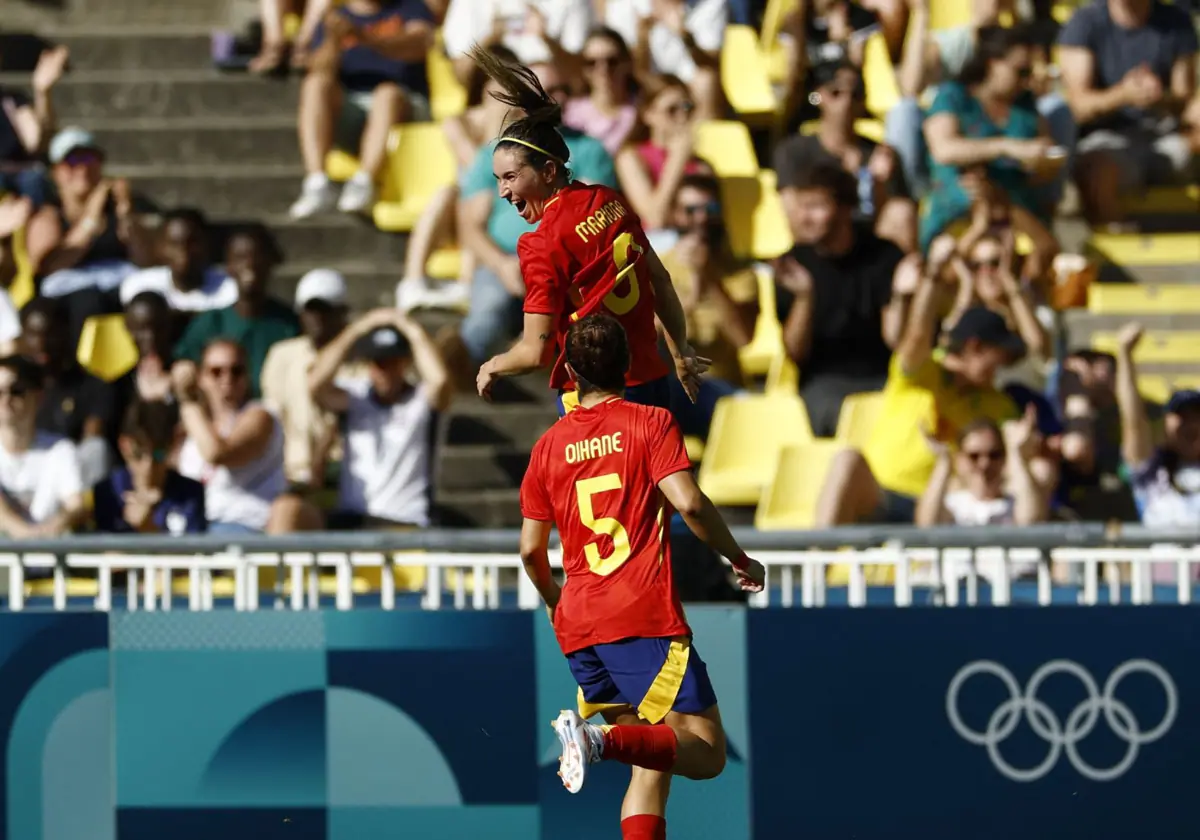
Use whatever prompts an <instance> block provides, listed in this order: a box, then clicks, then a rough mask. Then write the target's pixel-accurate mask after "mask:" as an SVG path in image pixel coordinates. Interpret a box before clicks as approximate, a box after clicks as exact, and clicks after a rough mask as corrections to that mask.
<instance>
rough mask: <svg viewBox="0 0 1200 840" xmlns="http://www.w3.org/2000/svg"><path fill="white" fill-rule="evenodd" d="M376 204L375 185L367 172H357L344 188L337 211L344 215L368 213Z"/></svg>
mask: <svg viewBox="0 0 1200 840" xmlns="http://www.w3.org/2000/svg"><path fill="white" fill-rule="evenodd" d="M374 204H375V184H374V183H373V182H372V181H371V176H370V175H368V174H367V173H365V172H361V171H360V172H355V173H354V175H352V176H351V177H350V180H349V181H347V182H346V183H345V185H344V186H343V187H342V197H341V198H339V199H338V203H337V209H338V210H340V211H341V212H343V213H366V212H369V211H370V209H371V207H372V206H373V205H374Z"/></svg>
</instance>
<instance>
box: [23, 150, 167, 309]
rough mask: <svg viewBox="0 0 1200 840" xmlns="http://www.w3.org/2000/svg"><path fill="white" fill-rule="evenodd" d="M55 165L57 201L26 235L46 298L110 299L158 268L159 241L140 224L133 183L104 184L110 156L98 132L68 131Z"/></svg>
mask: <svg viewBox="0 0 1200 840" xmlns="http://www.w3.org/2000/svg"><path fill="white" fill-rule="evenodd" d="M49 158H50V165H51V175H52V177H53V179H54V185H55V187H56V193H57V196H58V199H57V202H56V203H50V204H47V205H45V206H44V207H42V208H41V209H40V210H38V211H37V213H35V214H34V216H33V218H32V219H30V221H29V228H28V230H27V231H26V235H25V244H26V248H27V249H28V252H29V261H30V262H31V263H33V266H34V269H35V271H36V272H37V274H38V276H39V277H41V283H40V292H41V294H43V295H46V296H47V297H65V296H67V295H71V294H73V293H77V292H83V291H87V290H92V289H95V290H98V291H100V292H109V291H111V290H113V289H115V288H117V287H118V286H120V285H121V283H122V282H123V281H124V280H125V278H127V277H129V276H130V275H131V274H133V273H134V272H136V271H137V267H138V266H139V265H149V264H151V263H152V262H153V260H154V241H153V237H152V236H151V235H150V234H149V232H148V231H146V229H145V228H144V227H143V226H142V225H141V224H140V223H139V221H138V218H137V208H136V207H135V204H134V198H133V193H132V190H131V189H130V186H129V182H128V181H126V180H125V179H123V178H118V179H116V180H112V179H108V178H105V177H104V151H103V150H102V149H101V148H100V146H99V144H98V143H97V142H96V138H95V137H93V136H92V134H91V132H89V131H85V130H84V129H82V128H65V129H63V130H62V131H60V132H59V133H58V134H56V135H55V136H54V139H53V140H51V141H50V151H49Z"/></svg>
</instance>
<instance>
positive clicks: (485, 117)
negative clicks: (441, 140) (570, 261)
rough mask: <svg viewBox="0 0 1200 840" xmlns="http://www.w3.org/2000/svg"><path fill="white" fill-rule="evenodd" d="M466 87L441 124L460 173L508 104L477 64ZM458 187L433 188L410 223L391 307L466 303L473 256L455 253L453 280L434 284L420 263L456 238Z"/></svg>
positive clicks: (503, 53) (507, 54) (502, 50)
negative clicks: (461, 108) (462, 102)
mask: <svg viewBox="0 0 1200 840" xmlns="http://www.w3.org/2000/svg"><path fill="white" fill-rule="evenodd" d="M489 49H490V50H491V52H493V53H494V54H496V55H497V56H499V57H501V58H503V59H505V60H506V61H512V62H516V61H517V57H516V55H514V54H513V52H512V51H511V50H509V49H508V48H507V47H504V46H501V45H499V44H497V45H494V46H492V47H490V48H489ZM472 67H474V70H473V71H472V74H471V78H470V81H469V83H468V85H467V110H466V111H465V112H464V113H462V114H459V115H457V116H454V117H450V118H448V119H447V120H446V121H445V122H443V123H442V130H443V131H444V132H445V134H446V139H447V141H449V143H450V147H451V148H452V149H453V150H454V155H455V157H456V158H457V159H458V167H459V174H460V175H461V174H462V173H463V172H465V171H466V170H467V169H469V168H470V167H471V165H472V164H473V163H475V159H476V157H477V156H478V155H479V150H480V149H481V148H482V147H483V146H485V145H487V144H488V143H490V142H491V141H492V140H494V139H495V138H496V137H497V136H498V135H499V134H500V129H501V128H502V127H503V125H504V120H505V117H506V116H507V115H508V111H509V109H508V106H507V105H505V104H504V103H503V102H500V101H499V100H497V99H496V98H495V97H494V96H492V94H493V93H500V92H503V91H502V88H501V87H500V85H499V84H497V83H496V82H494V81H492V79H490V78H489V77H488V75H487V74H486V73H484V72H483V70H482V69H481V68H479V67H478V66H475V65H474V64H472ZM458 199H459V190H458V185H457V184H451V185H448V186H445V187H443V188H441V189H440V190H438V191H437V192H436V193H434V195H433V196H432V197H430V199H429V201H428V202H427V203H426V204H425V209H424V210H422V211H421V216H420V218H418V219H417V222H416V224H415V225H413V229H412V232H411V233H410V234H409V237H408V245H407V246H405V250H404V278H403V279H402V280H401V281H400V285H399V286H397V287H396V306H398V307H400V308H401V309H403V310H404V311H406V312H407V311H410V310H412V309H416V308H418V307H426V308H431V309H435V308H443V307H445V308H457V307H458V306H461V305H462V304H463V303H465V302H466V297H467V287H468V286H469V284H470V282H471V278H472V277H473V276H474V275H475V267H476V262H475V258H474V255H472V254H471V253H470V252H468V251H463V252H461V258H460V261H459V263H460V264H459V277H458V279H459V282H457V283H447V284H443V285H435V284H434V283H433V282H432V281H431V280H430V279H429V277H428V276H427V272H426V267H427V266H428V265H429V260H430V259H431V258H432V257H433V253H434V249H435V248H437V247H438V246H439V245H442V244H444V243H448V242H453V241H455V239H456V238H457V231H456V228H457V210H456V208H457V206H458Z"/></svg>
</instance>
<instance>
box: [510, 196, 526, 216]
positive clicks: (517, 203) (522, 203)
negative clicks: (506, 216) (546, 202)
mask: <svg viewBox="0 0 1200 840" xmlns="http://www.w3.org/2000/svg"><path fill="white" fill-rule="evenodd" d="M512 205H513V207H515V208H516V210H517V213H518V214H520V215H521V217H522V218H523V217H524V216H525V208H526V207H528V206H529V202H528V201H526V200H525V199H523V198H514V199H513V203H512Z"/></svg>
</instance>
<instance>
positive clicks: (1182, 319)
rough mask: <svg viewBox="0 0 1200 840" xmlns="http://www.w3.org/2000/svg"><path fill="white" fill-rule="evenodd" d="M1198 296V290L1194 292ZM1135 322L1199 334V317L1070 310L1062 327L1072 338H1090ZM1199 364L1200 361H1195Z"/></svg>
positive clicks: (1064, 318) (1159, 328) (1152, 326)
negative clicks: (1095, 312) (1108, 313)
mask: <svg viewBox="0 0 1200 840" xmlns="http://www.w3.org/2000/svg"><path fill="white" fill-rule="evenodd" d="M1196 294H1197V295H1198V296H1200V289H1197V290H1196ZM1130 321H1137V322H1138V323H1139V324H1141V325H1142V326H1144V327H1145V328H1146V329H1147V330H1151V331H1154V330H1176V331H1182V330H1190V331H1193V332H1200V315H1195V314H1192V315H1184V314H1178V315H1136V316H1134V315H1120V314H1114V315H1093V314H1092V313H1091V312H1088V311H1087V310H1085V309H1072V310H1069V311H1067V312H1065V313H1064V315H1063V325H1064V326H1065V328H1066V330H1067V332H1068V333H1069V334H1070V335H1071V337H1072V338H1074V337H1075V336H1077V335H1078V336H1091V334H1092V333H1094V332H1115V331H1117V330H1119V329H1120V328H1121V327H1122V326H1123V325H1124V324H1126V323H1128V322H1130ZM1197 361H1198V362H1200V359H1197Z"/></svg>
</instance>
